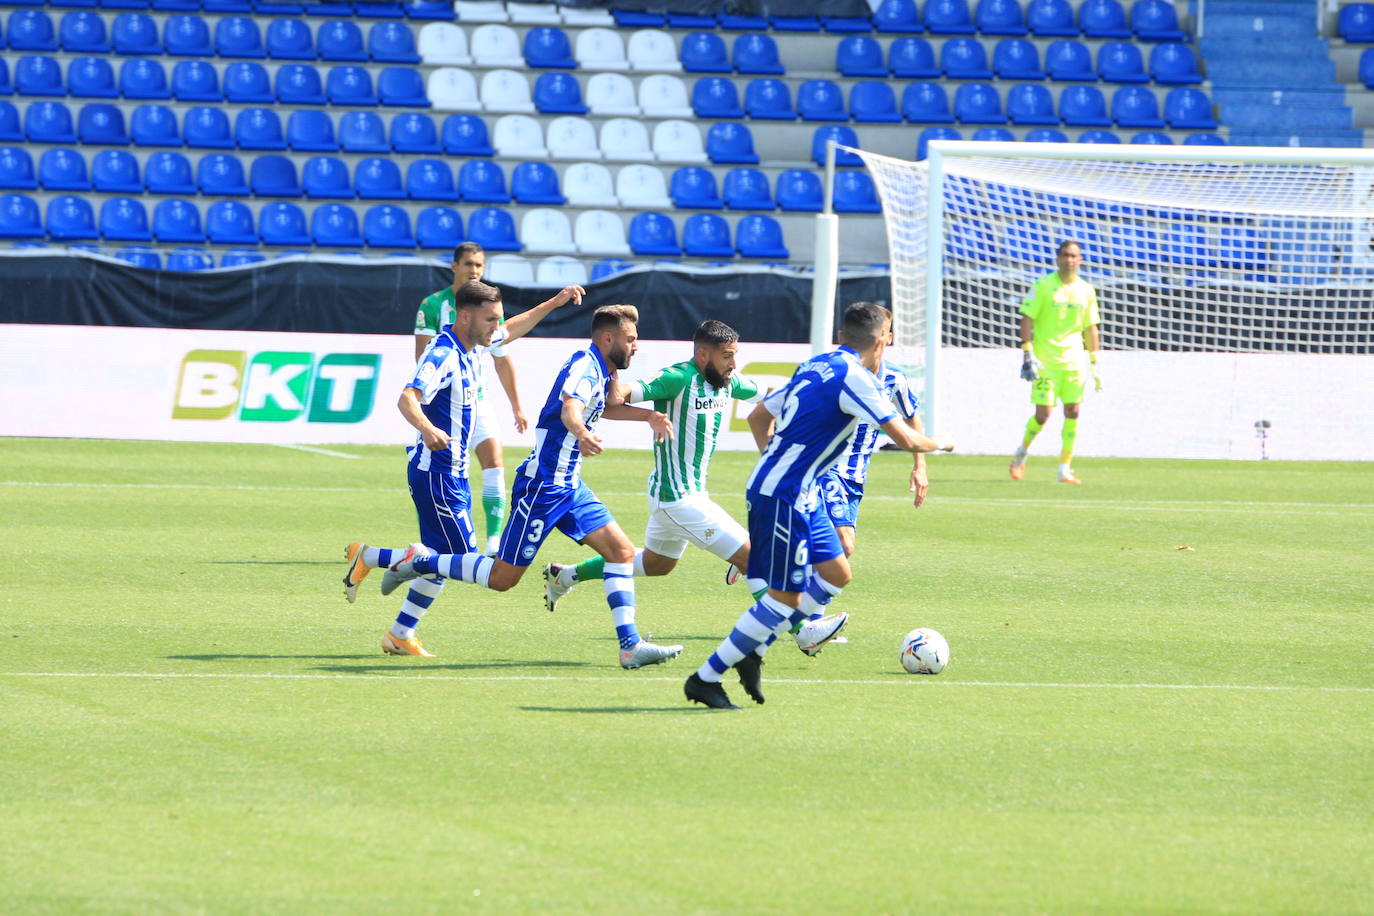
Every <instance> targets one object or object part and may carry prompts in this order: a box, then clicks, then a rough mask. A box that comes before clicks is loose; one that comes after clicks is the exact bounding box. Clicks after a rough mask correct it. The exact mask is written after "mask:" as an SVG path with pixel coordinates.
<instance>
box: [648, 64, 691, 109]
mask: <svg viewBox="0 0 1374 916" xmlns="http://www.w3.org/2000/svg"><path fill="white" fill-rule="evenodd" d="M639 108H640V110H641V111H643V112H644V116H645V117H649V118H691V117H695V116H696V112H695V111H693V110H692V103H691V102H689V101H688V100H687V84H686V83H684V82H683V81H682V79H681V78H680V77H676V76H669V75H668V74H666V73H655V74H654V75H653V76H646V77H644V79H642V80H640V83H639Z"/></svg>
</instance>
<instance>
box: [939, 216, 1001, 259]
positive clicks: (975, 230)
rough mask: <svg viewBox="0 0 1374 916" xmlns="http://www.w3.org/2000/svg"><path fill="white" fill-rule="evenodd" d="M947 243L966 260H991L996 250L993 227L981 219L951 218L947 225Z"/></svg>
mask: <svg viewBox="0 0 1374 916" xmlns="http://www.w3.org/2000/svg"><path fill="white" fill-rule="evenodd" d="M945 245H946V246H947V249H948V251H949V252H950V254H952V255H953V256H954V257H956V258H962V259H964V260H966V261H991V260H992V259H993V254H994V251H995V242H994V241H993V235H992V229H991V227H989V226H988V224H987V222H985V221H984V220H981V219H956V220H951V221H950V222H949V223H947V224H946V225H945Z"/></svg>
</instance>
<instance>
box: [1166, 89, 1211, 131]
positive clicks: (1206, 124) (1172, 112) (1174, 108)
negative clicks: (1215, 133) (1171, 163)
mask: <svg viewBox="0 0 1374 916" xmlns="http://www.w3.org/2000/svg"><path fill="white" fill-rule="evenodd" d="M1164 117H1165V119H1166V120H1167V121H1168V122H1169V126H1170V127H1172V128H1173V129H1174V130H1192V129H1202V130H1212V129H1214V128H1215V127H1216V126H1217V119H1216V118H1214V117H1212V102H1211V100H1209V99H1208V98H1207V93H1205V92H1203V91H1202V90H1201V89H1190V88H1186V87H1179V88H1178V89H1170V90H1169V94H1168V95H1166V96H1165V97H1164ZM1184 142H1187V141H1184Z"/></svg>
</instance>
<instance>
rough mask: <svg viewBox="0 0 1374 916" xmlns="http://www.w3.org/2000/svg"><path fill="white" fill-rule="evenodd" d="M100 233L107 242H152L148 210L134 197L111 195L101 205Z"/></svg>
mask: <svg viewBox="0 0 1374 916" xmlns="http://www.w3.org/2000/svg"><path fill="white" fill-rule="evenodd" d="M100 234H101V235H102V236H104V238H105V241H107V242H151V241H152V240H153V233H152V230H151V229H149V228H148V211H147V209H146V208H145V207H144V206H143V202H142V201H140V200H136V199H135V198H132V197H111V198H109V199H108V200H106V201H105V202H104V203H103V204H101V205H100Z"/></svg>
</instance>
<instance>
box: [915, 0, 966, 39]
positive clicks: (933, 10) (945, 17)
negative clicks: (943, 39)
mask: <svg viewBox="0 0 1374 916" xmlns="http://www.w3.org/2000/svg"><path fill="white" fill-rule="evenodd" d="M926 28H927V29H929V30H930V34H932V35H972V34H973V31H974V29H973V18H972V17H971V16H970V15H969V11H968V3H967V0H928V2H927V3H926Z"/></svg>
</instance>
